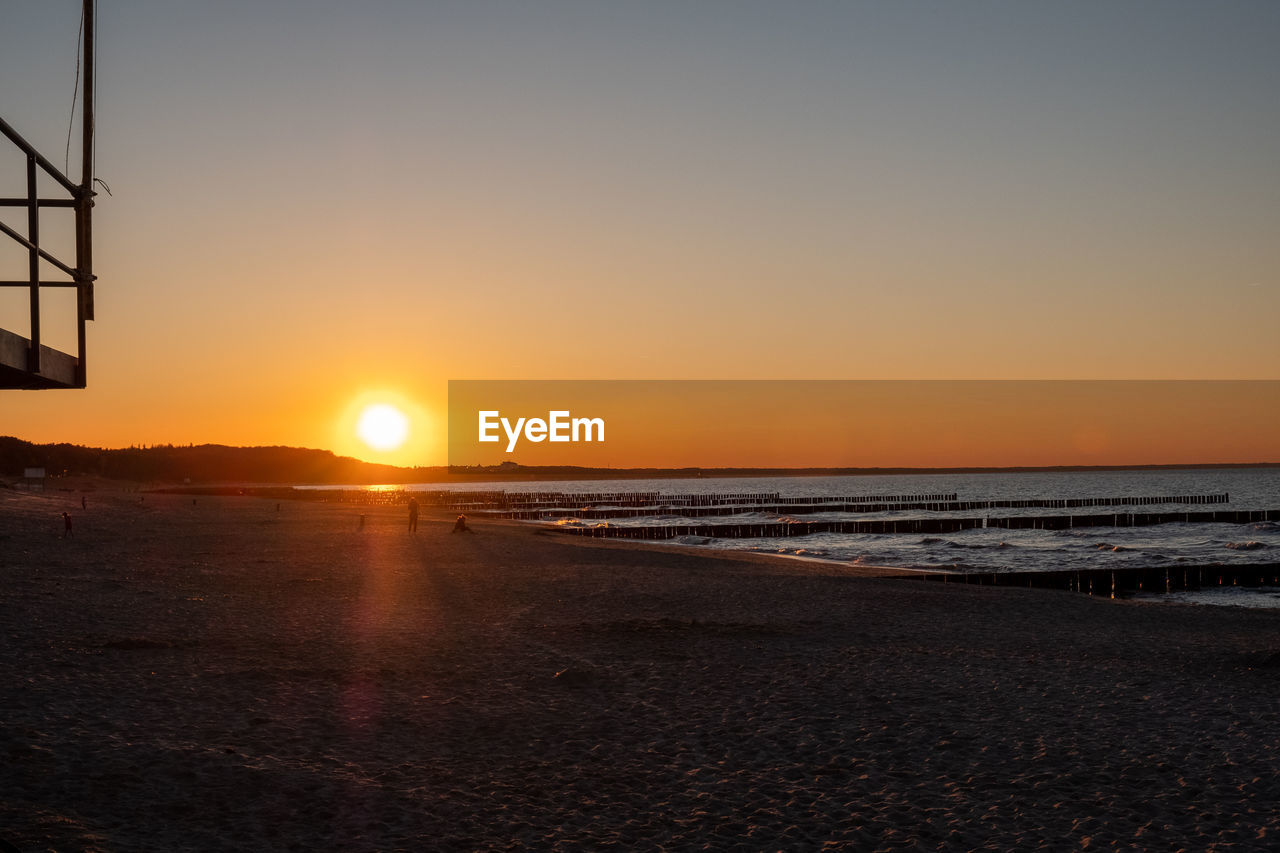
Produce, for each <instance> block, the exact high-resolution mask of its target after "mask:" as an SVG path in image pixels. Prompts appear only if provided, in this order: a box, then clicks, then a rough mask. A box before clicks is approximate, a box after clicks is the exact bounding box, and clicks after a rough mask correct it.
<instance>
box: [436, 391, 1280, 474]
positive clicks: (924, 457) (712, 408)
mask: <svg viewBox="0 0 1280 853" xmlns="http://www.w3.org/2000/svg"><path fill="white" fill-rule="evenodd" d="M1278 439H1280V381H1276V380H1269V381H1093V380H1081V381H860V380H849V381H844V380H839V381H826V380H813V381H809V380H762V381H711V380H689V381H680V380H618V381H606V380H596V381H588V380H563V381H560V380H557V381H550V380H547V381H543V380H512V381H495V380H451V381H450V382H449V464H450V466H454V467H474V466H484V467H489V466H503V465H505V466H507V467H510V466H512V465H521V466H577V467H586V468H969V467H1024V466H1031V467H1041V466H1083V465H1169V464H1210V463H1232V464H1237V463H1256V462H1276V461H1280V440H1278Z"/></svg>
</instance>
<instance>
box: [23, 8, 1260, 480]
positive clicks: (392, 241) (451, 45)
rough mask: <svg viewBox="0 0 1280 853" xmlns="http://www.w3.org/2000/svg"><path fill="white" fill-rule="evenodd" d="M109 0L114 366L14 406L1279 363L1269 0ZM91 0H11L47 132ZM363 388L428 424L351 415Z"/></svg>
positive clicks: (279, 409) (170, 421) (36, 414)
mask: <svg viewBox="0 0 1280 853" xmlns="http://www.w3.org/2000/svg"><path fill="white" fill-rule="evenodd" d="M98 14H99V29H98V41H99V51H100V54H99V60H98V74H99V84H98V108H99V122H98V132H99V136H98V152H97V163H98V175H99V176H100V177H101V178H103V179H104V180H106V182H107V183H108V184H110V186H111V189H112V191H113V192H114V197H105V196H104V197H102V198H101V199H100V200H99V204H98V207H97V210H96V220H95V238H96V241H97V244H96V246H95V259H96V267H97V269H96V272H97V273H98V275H99V282H100V283H99V286H98V290H97V293H98V311H97V321H96V322H95V323H92V324H91V325H90V328H89V388H88V389H87V390H85V391H74V392H72V391H68V392H62V391H56V392H0V434H13V435H17V436H19V437H22V438H26V439H28V440H32V441H40V442H44V441H74V442H78V443H85V444H94V445H105V446H123V445H130V444H150V443H167V442H172V443H181V444H186V443H189V442H195V443H203V442H219V443H227V444H289V445H301V446H311V447H323V448H328V449H333V450H335V451H338V452H340V453H345V454H351V455H358V456H361V457H362V458H368V459H375V460H378V461H391V462H396V463H399V464H415V463H418V464H440V463H443V462H444V451H445V444H444V438H443V429H444V422H445V418H444V404H445V391H446V381H447V380H448V379H450V378H454V379H522V378H589V379H608V378H619V379H631V378H672V379H674V378H723V379H738V378H743V379H745V378H751V379H773V378H808V379H824V378H843V379H862V378H880V379H897V378H915V379H919V378H929V379H949V378H988V379H997V378H1197V379H1199V378H1233V379H1243V378H1276V377H1277V365H1280V334H1277V331H1276V321H1277V319H1278V318H1280V281H1278V278H1277V275H1278V273H1277V271H1278V270H1280V169H1278V168H1277V166H1276V152H1277V151H1280V95H1277V93H1280V51H1278V50H1276V45H1277V44H1280V4H1277V3H1275V2H1271V0H1260V2H1225V3H1207V2H1196V3H1180V2H1172V0H1159V2H1110V0H1108V2H1100V1H1099V2H1070V3H1067V2H1061V3H1053V4H1050V3H1028V2H958V3H952V2H946V3H942V2H937V3H916V2H877V3H871V2H801V1H800V0H797V2H788V3H777V2H744V1H743V0H734V2H710V1H709V0H704V1H703V2H696V3H689V2H678V3H677V2H670V3H668V2H656V0H646V2H635V3H620V2H619V3H613V2H610V3H599V2H590V3H589V2H529V0H525V2H510V3H496V2H485V0H466V2H456V3H438V2H408V0H405V1H404V2H384V1H383V0H368V1H367V2H361V3H349V2H341V3H337V2H305V3H304V2H279V1H278V0H254V2H235V1H234V0H233V1H232V2H226V1H225V0H224V1H223V2H218V3H208V2H179V1H178V0H165V2H159V0H155V2H143V1H142V0H137V1H136V2H130V1H129V0H118V2H116V1H115V0H108V2H104V3H101V4H100V6H99V13H98ZM78 19H79V3H77V2H74V0H47V2H41V3H14V4H9V5H8V6H7V7H6V9H5V12H4V26H3V28H0V115H3V116H4V118H5V119H6V120H8V121H9V122H10V123H11V124H13V125H14V126H15V127H16V128H17V129H18V130H19V131H20V132H22V133H23V134H24V135H25V136H26V137H27V138H28V139H29V140H30V141H32V142H33V143H35V144H36V145H37V146H38V147H39V148H40V149H41V150H42V151H44V152H45V153H46V154H47V155H48V156H49V157H50V159H52V160H54V161H55V162H57V163H61V162H62V152H63V150H64V146H65V144H66V133H67V120H68V111H69V109H70V106H71V96H72V87H73V84H74V80H75V78H74V74H75V58H76V30H77V23H78ZM77 132H78V131H77ZM75 161H76V154H75V152H74V150H73V152H72V162H73V163H74V162H75ZM72 175H73V176H78V169H77V168H75V167H74V166H73V168H72ZM22 180H23V162H22V159H21V157H20V156H16V155H15V154H14V153H13V152H12V151H9V150H7V149H0V194H17V193H18V192H20V191H21V184H22ZM54 215H55V214H52V213H47V214H46V216H48V217H52V216H54ZM3 216H4V218H5V221H7V222H14V224H15V225H16V226H22V225H23V222H22V221H21V212H19V213H18V217H19V218H18V220H17V221H15V219H14V216H13V214H12V212H11V213H8V214H3ZM42 225H45V227H46V229H47V230H48V231H49V232H50V233H53V232H55V230H56V227H57V226H55V225H53V224H52V222H51V221H50V222H49V224H47V225H46V224H45V223H43V222H42ZM15 259H16V261H15ZM15 262H16V263H17V264H18V270H17V271H16V273H15V272H14V271H13V269H12V265H13V263H15ZM22 263H23V260H22V256H21V254H20V253H18V254H16V255H15V253H14V252H13V251H12V250H9V249H8V247H5V248H4V249H0V271H3V272H4V273H5V274H4V275H3V276H2V277H15V278H16V277H21V276H22V275H23V270H24V267H23V266H22ZM6 264H7V266H6ZM16 296H17V295H16V294H0V327H4V328H9V329H11V330H14V331H18V332H24V331H25V320H24V319H23V317H24V312H25V301H15V299H16ZM51 301H52V302H53V304H52V306H51V310H50V311H47V312H46V317H47V318H48V319H47V320H46V323H47V326H46V338H47V339H51V340H48V341H47V342H49V343H52V344H54V345H58V344H59V343H61V345H62V346H63V347H64V348H67V347H72V345H73V339H71V338H69V337H68V333H69V331H70V328H71V327H70V324H69V323H64V324H63V325H62V326H59V324H58V322H57V320H56V319H55V317H54V312H53V310H52V309H53V308H56V307H57V305H58V303H57V302H56V300H51ZM378 393H385V394H389V395H393V396H395V397H397V398H398V399H399V400H400V401H401V402H402V404H404V405H407V406H411V407H416V414H415V428H416V430H417V432H416V439H415V441H414V443H413V444H412V446H411V447H410V448H409V449H407V450H405V451H403V452H401V453H398V454H390V455H386V454H377V453H373V452H370V451H368V450H367V449H365V448H362V446H360V445H359V444H358V443H357V442H356V440H355V439H354V437H353V436H352V434H351V423H352V420H353V418H354V415H353V414H352V411H353V406H355V405H356V401H357V400H361V401H363V400H368V399H372V398H373V397H375V396H377V394H378ZM1114 461H1124V460H1114ZM900 464H904V465H911V464H914V462H913V460H912V459H911V458H903V459H902V461H901V463H900Z"/></svg>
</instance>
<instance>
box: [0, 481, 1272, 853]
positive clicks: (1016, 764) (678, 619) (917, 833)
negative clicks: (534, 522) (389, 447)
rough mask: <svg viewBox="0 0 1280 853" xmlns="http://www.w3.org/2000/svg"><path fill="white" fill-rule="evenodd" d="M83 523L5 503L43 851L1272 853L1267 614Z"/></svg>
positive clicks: (441, 546) (385, 541) (142, 522)
mask: <svg viewBox="0 0 1280 853" xmlns="http://www.w3.org/2000/svg"><path fill="white" fill-rule="evenodd" d="M79 497H80V496H79V493H78V492H77V493H58V492H52V493H49V494H47V495H45V496H35V495H26V494H20V493H17V492H14V491H12V490H4V489H0V643H2V644H3V645H2V647H0V648H2V650H3V654H0V767H2V769H0V838H3V839H4V840H7V841H9V842H11V843H13V844H15V845H17V847H18V848H19V849H20V850H22V851H24V853H30V851H43V850H59V851H74V850H108V851H179V850H201V851H203V850H255V851H256V850H343V851H365V850H368V851H375V850H378V851H380V850H427V849H440V850H471V849H513V850H518V849H526V848H536V849H557V850H582V849H600V848H613V849H618V850H635V849H659V848H661V849H672V850H697V849H714V850H723V849H737V850H753V851H754V850H775V849H786V850H816V849H847V850H968V849H984V850H1001V851H1004V850H1036V849H1044V850H1073V849H1089V850H1096V849H1109V848H1115V847H1121V848H1129V849H1140V850H1193V851H1201V850H1228V849H1230V850H1255V849H1256V850H1273V849H1278V846H1280V780H1278V779H1277V770H1280V749H1278V746H1280V701H1277V697H1278V696H1280V668H1276V667H1275V666H1273V665H1268V659H1269V657H1270V655H1271V653H1272V652H1273V651H1280V621H1277V620H1278V619H1280V614H1277V613H1275V612H1261V611H1243V610H1238V609H1228V608H1208V607H1203V608H1194V607H1175V606H1162V605H1155V606H1153V605H1139V604H1133V603H1124V602H1112V601H1106V600H1095V599H1090V598H1088V597H1086V596H1082V595H1076V594H1071V593H1059V592H1048V591H1028V590H1016V589H991V588H976V587H965V586H956V585H948V586H943V585H940V584H931V583H924V582H920V581H913V580H899V579H874V578H866V577H857V576H853V575H851V574H849V573H847V572H845V571H844V570H842V569H841V568H840V567H836V566H831V567H827V566H822V565H819V564H814V563H800V562H784V561H777V560H742V559H729V558H718V557H714V556H703V555H692V554H689V553H684V552H679V551H664V550H654V549H638V548H630V547H625V546H624V547H618V546H613V547H596V546H592V545H591V544H589V543H583V542H580V541H578V540H571V539H568V538H566V537H561V536H558V535H556V534H554V533H547V532H543V531H540V530H536V529H533V528H529V527H520V526H514V525H509V524H486V523H484V522H483V521H478V522H476V527H477V529H478V531H479V532H478V533H477V534H476V535H474V536H468V535H451V534H450V533H449V527H450V522H451V518H450V519H446V518H443V517H441V518H432V517H429V516H428V517H426V518H424V520H423V523H422V527H421V530H420V532H419V533H418V534H417V535H409V534H408V533H407V532H406V530H405V529H404V528H405V524H404V521H405V517H404V514H403V510H401V509H391V508H381V509H375V510H372V511H369V512H370V518H369V523H368V526H367V527H366V529H365V530H364V531H363V532H358V531H357V530H356V519H357V516H358V513H359V511H358V510H356V509H353V508H351V507H337V506H326V505H318V504H303V503H285V504H283V505H282V506H281V509H280V511H279V512H277V511H276V504H275V503H274V502H270V501H263V500H258V499H252V498H242V499H235V498H225V499H211V498H201V499H200V500H199V501H198V503H197V504H196V505H195V506H193V505H192V503H191V499H190V498H183V497H172V496H170V497H164V496H156V495H149V496H147V497H146V500H145V502H144V503H141V504H140V503H138V495H136V494H122V493H120V492H110V493H108V492H104V491H98V492H94V493H91V494H90V495H89V506H88V510H87V511H83V512H82V511H81V510H80V505H79ZM64 510H69V511H70V512H71V513H72V514H73V516H74V518H75V524H76V528H75V535H74V537H73V538H70V539H61V538H59V534H60V533H61V527H62V522H61V519H60V517H59V516H60V513H61V512H62V511H64Z"/></svg>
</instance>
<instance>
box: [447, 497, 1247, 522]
mask: <svg viewBox="0 0 1280 853" xmlns="http://www.w3.org/2000/svg"><path fill="white" fill-rule="evenodd" d="M827 500H829V501H831V502H830V503H811V502H804V503H792V502H791V501H789V500H788V501H779V502H777V503H771V504H757V505H742V506H735V507H732V511H733V512H760V513H769V514H773V515H806V514H812V513H819V512H844V513H874V512H906V511H924V512H976V511H979V510H988V509H1029V508H1041V509H1067V508H1084V507H1100V506H1155V505H1166V506H1169V505H1183V506H1195V505H1203V504H1223V503H1227V502H1228V500H1229V496H1228V495H1227V494H1221V495H1180V496H1176V497H1175V496H1169V497H1119V498H1047V499H1025V500H1024V499H1019V500H990V501H937V502H925V501H913V502H906V503H843V502H839V503H838V502H836V501H843V498H829V499H827ZM472 509H475V508H474V507H473V508H472ZM488 512H490V513H492V514H494V515H497V516H500V517H502V518H511V519H518V520H522V521H538V520H544V519H545V520H551V519H558V518H585V519H610V518H641V517H644V516H649V515H675V516H680V517H682V518H703V517H706V516H717V515H726V514H728V513H726V507H723V506H709V507H685V506H678V505H672V504H659V505H656V506H647V507H618V508H613V507H582V508H556V509H513V510H489V511H488Z"/></svg>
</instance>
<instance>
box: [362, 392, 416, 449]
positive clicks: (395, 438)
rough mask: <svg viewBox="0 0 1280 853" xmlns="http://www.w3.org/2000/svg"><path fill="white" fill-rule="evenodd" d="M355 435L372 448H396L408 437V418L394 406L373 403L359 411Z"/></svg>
mask: <svg viewBox="0 0 1280 853" xmlns="http://www.w3.org/2000/svg"><path fill="white" fill-rule="evenodd" d="M356 435H358V436H360V439H361V440H362V441H363V442H364V443H365V444H367V445H369V447H371V448H373V449H374V450H380V451H388V450H397V449H399V447H400V446H401V445H402V444H404V443H405V440H406V439H407V438H408V437H409V418H408V416H407V415H405V413H404V412H402V411H400V410H399V409H397V408H396V407H395V406H392V405H390V404H388V403H375V404H374V405H372V406H366V407H365V408H364V411H362V412H361V413H360V420H359V421H357V422H356Z"/></svg>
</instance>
